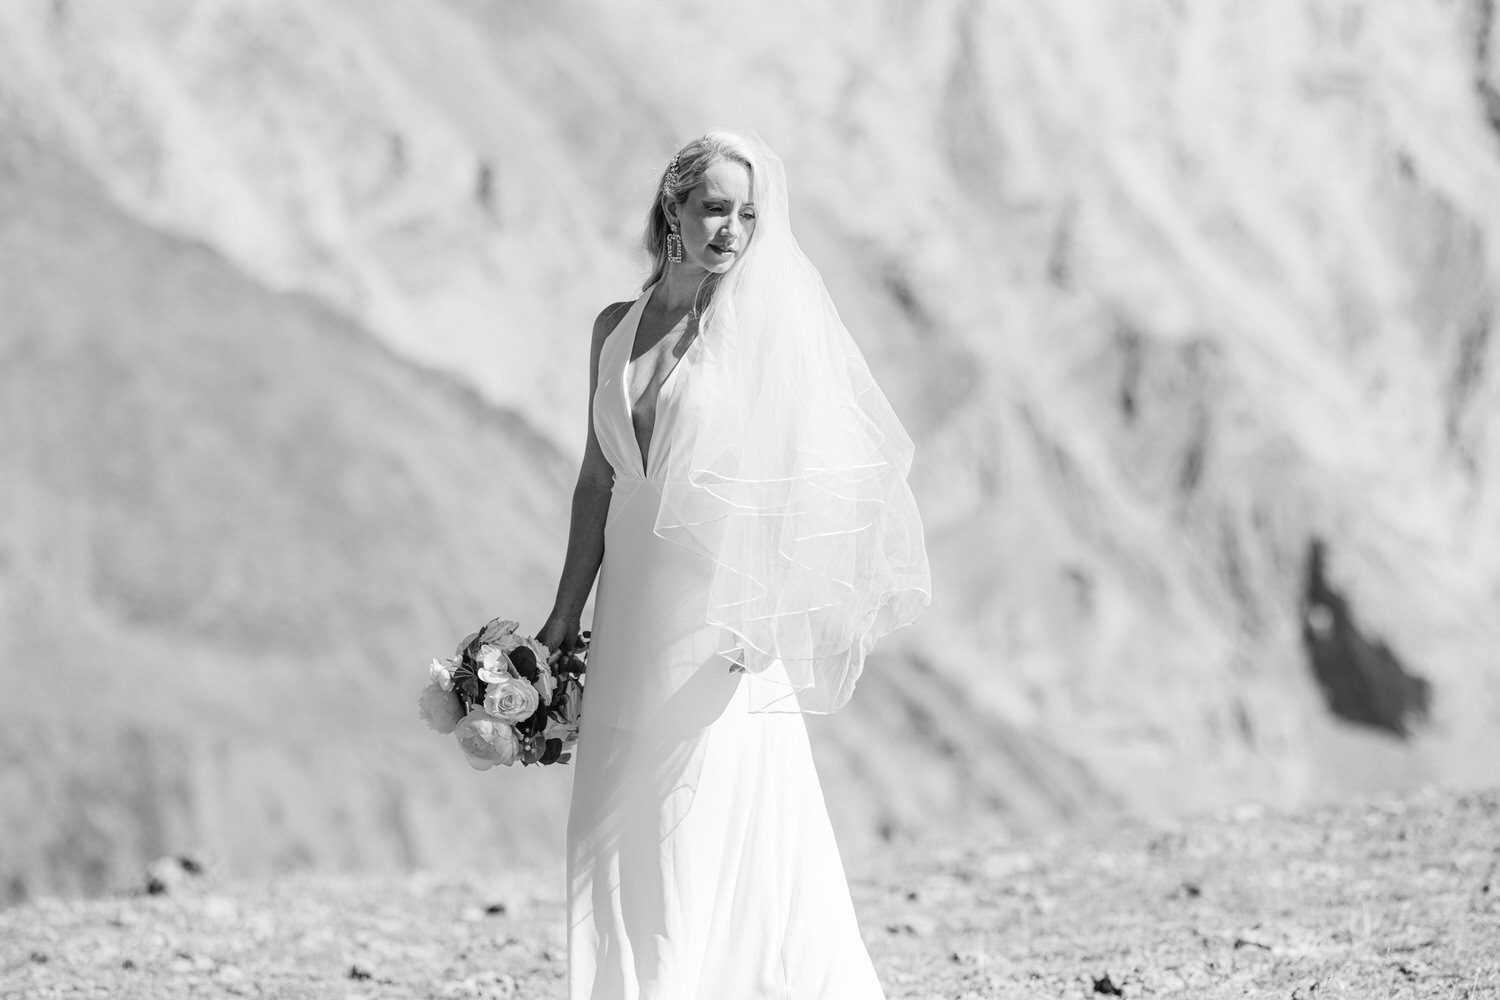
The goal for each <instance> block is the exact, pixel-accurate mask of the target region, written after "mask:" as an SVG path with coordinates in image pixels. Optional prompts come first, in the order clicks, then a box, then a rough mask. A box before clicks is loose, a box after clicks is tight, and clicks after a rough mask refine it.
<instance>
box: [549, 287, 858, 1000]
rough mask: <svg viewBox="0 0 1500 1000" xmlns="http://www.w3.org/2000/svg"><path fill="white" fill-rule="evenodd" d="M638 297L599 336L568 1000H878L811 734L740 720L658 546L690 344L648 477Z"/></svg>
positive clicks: (675, 458) (699, 616) (666, 544)
mask: <svg viewBox="0 0 1500 1000" xmlns="http://www.w3.org/2000/svg"><path fill="white" fill-rule="evenodd" d="M646 298H647V295H644V294H643V295H642V296H641V298H640V299H638V300H637V301H636V302H635V304H634V305H633V306H632V307H631V309H630V310H629V312H627V313H626V315H625V316H624V318H623V319H622V320H621V321H620V323H619V325H618V326H617V327H616V328H615V329H614V331H613V332H612V333H611V334H610V335H609V337H608V338H607V339H606V340H605V343H604V345H603V348H602V351H601V354H600V358H599V373H598V386H597V390H596V392H595V396H594V429H595V432H596V434H597V436H598V438H599V443H600V445H601V446H602V448H603V450H604V454H605V456H606V458H608V460H609V462H610V465H611V466H613V468H614V470H615V479H614V488H613V493H612V496H611V499H610V505H609V516H608V522H607V526H606V528H605V550H604V563H603V566H602V568H601V570H600V578H599V590H598V594H597V596H596V599H595V610H594V621H593V637H592V642H591V647H590V651H589V668H588V682H587V685H586V692H585V697H584V707H583V722H582V733H581V736H580V741H579V745H578V748H577V755H576V759H575V765H576V767H575V773H574V779H573V799H572V809H571V812H570V815H569V819H568V884H569V900H568V920H569V923H568V968H569V984H570V996H571V998H572V1000H752V998H753V1000H882V998H883V997H884V993H883V992H882V990H881V987H880V984H879V982H878V981H877V979H876V976H875V970H874V968H873V966H872V964H871V962H870V958H869V955H868V953H867V952H866V950H865V946H864V943H863V941H862V940H861V938H860V933H859V927H858V924H857V923H856V921H855V916H854V908H853V905H852V903H851V902H850V897H849V888H848V885H847V883H846V881H845V875H844V869H843V863H842V861H841V860H840V858H839V853H838V847H837V845H836V843H835V842H834V837H833V831H832V828H831V826H830V824H829V820H828V812H827V808H826V807H825V805H824V802H823V793H822V789H821V788H820V786H819V784H818V777H817V772H816V771H815V769H814V767H813V760H812V755H811V752H810V750H809V747H808V741H807V730H806V727H805V725H804V723H803V720H802V716H801V715H800V714H796V713H760V712H751V711H750V710H749V701H748V698H747V688H748V685H747V684H746V683H744V681H745V677H746V675H745V674H743V673H737V672H732V671H731V670H730V669H729V663H728V661H727V660H725V659H724V658H723V657H722V656H720V655H719V654H718V653H717V652H716V650H717V649H718V648H719V630H718V628H717V627H716V626H709V625H706V624H705V615H706V602H707V589H708V583H709V573H710V568H711V567H710V563H709V561H708V560H707V559H705V558H703V557H701V556H699V555H696V554H694V553H693V552H691V551H690V550H688V549H687V548H684V547H682V546H680V545H678V544H676V543H674V542H671V541H667V540H665V539H662V538H660V537H658V536H657V535H656V534H655V533H654V532H653V525H654V523H655V519H656V515H657V508H658V504H659V499H660V496H661V488H662V483H663V482H666V481H669V480H670V479H671V477H673V476H681V475H684V474H685V470H683V469H682V468H680V467H679V466H680V464H681V462H682V461H683V460H682V459H681V457H680V456H681V455H682V454H683V453H685V452H686V450H687V449H686V448H684V447H678V448H676V449H675V450H674V442H675V441H681V440H682V438H683V436H684V435H688V434H691V432H692V426H693V421H694V419H695V415H697V414H701V413H702V412H703V408H704V407H710V406H713V405H714V400H713V399H712V398H703V397H704V396H707V395H709V394H707V393H701V394H697V395H695V393H694V383H693V360H694V354H695V348H697V347H698V343H697V342H695V343H694V344H693V345H691V346H690V347H689V349H688V351H687V353H686V354H685V355H684V357H683V358H682V359H681V361H679V362H678V363H677V365H676V367H675V368H674V369H673V370H672V372H671V373H670V374H669V375H668V376H667V379H666V381H665V382H664V383H663V384H662V387H661V391H660V394H659V396H658V399H657V404H656V419H655V424H654V431H653V435H652V438H651V440H650V442H649V445H648V449H647V451H648V455H647V460H648V461H643V460H642V456H641V452H640V447H639V445H638V444H637V441H636V437H635V433H634V428H633V425H632V422H631V416H630V400H629V398H628V389H627V386H628V382H627V379H626V377H625V376H626V368H627V366H628V365H629V362H630V355H631V353H632V350H633V345H634V341H635V334H636V329H637V326H638V324H639V322H640V317H641V313H642V311H643V310H644V308H645V302H646Z"/></svg>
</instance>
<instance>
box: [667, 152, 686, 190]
mask: <svg viewBox="0 0 1500 1000" xmlns="http://www.w3.org/2000/svg"><path fill="white" fill-rule="evenodd" d="M681 155H682V154H681V153H673V154H672V162H671V163H669V164H668V165H667V179H666V180H664V181H663V182H662V188H663V190H666V191H670V192H672V193H673V194H676V193H677V158H678V157H679V156H681Z"/></svg>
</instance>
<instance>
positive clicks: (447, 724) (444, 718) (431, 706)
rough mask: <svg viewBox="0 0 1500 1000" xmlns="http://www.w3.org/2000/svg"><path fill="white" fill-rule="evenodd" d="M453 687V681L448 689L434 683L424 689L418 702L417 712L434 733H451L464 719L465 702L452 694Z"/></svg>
mask: <svg viewBox="0 0 1500 1000" xmlns="http://www.w3.org/2000/svg"><path fill="white" fill-rule="evenodd" d="M434 662H436V661H434ZM452 686H453V682H452V681H449V683H448V687H447V688H443V687H442V686H440V685H439V684H438V683H437V682H436V681H434V682H433V683H431V684H429V685H427V687H426V688H424V689H423V691H422V697H421V698H419V699H418V700H417V711H418V712H419V713H420V714H421V716H422V721H423V722H425V723H427V728H429V729H431V730H433V731H434V732H439V733H444V734H446V733H451V732H453V727H455V726H457V725H458V720H459V719H461V718H463V714H464V706H463V702H461V701H459V700H458V695H456V694H454V693H453V692H452Z"/></svg>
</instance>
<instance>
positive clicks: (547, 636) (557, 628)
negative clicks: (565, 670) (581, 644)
mask: <svg viewBox="0 0 1500 1000" xmlns="http://www.w3.org/2000/svg"><path fill="white" fill-rule="evenodd" d="M536 641H537V642H539V643H541V644H542V645H543V646H546V647H547V648H548V649H549V650H551V651H552V652H554V653H556V652H558V651H559V650H570V649H573V648H574V647H576V646H577V645H578V619H576V618H575V619H572V620H571V621H569V620H567V619H564V618H558V617H556V616H553V617H550V618H548V619H547V622H546V624H545V625H543V626H542V630H541V631H540V632H538V633H537V634H536Z"/></svg>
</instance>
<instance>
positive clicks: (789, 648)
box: [655, 132, 931, 713]
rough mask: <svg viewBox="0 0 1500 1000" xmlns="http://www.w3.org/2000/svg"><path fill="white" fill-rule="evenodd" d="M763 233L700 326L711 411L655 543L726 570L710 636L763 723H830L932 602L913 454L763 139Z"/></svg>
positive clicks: (759, 181) (712, 603)
mask: <svg viewBox="0 0 1500 1000" xmlns="http://www.w3.org/2000/svg"><path fill="white" fill-rule="evenodd" d="M731 135H732V136H733V137H734V138H735V139H737V140H738V141H737V145H739V146H741V147H742V148H743V149H744V150H745V151H746V152H747V154H748V157H749V159H750V162H751V184H752V190H753V193H754V201H755V208H756V213H757V221H756V228H755V231H754V236H753V237H752V238H751V240H750V242H749V244H748V246H747V248H746V250H745V252H744V253H743V255H742V256H741V258H740V260H739V261H737V262H736V264H735V266H734V267H733V268H731V269H730V270H729V271H728V272H726V273H725V274H724V275H723V277H722V278H721V279H719V281H718V284H717V287H716V288H715V290H714V292H713V296H712V298H711V300H710V302H709V304H708V306H707V308H706V309H705V310H704V313H703V315H702V317H701V320H700V325H699V331H700V332H699V342H700V343H699V344H698V345H695V348H696V350H697V352H698V353H697V354H696V356H695V358H694V373H693V375H694V379H695V380H698V381H699V382H700V383H701V384H702V385H703V388H704V391H706V392H711V393H712V394H713V397H712V398H713V399H714V401H715V405H714V406H713V407H711V408H708V409H706V410H705V411H704V412H703V414H702V418H701V419H699V420H696V421H694V422H693V423H692V426H690V427H685V428H683V429H682V431H681V433H682V438H681V445H680V446H681V447H686V448H688V449H690V455H689V456H688V460H687V462H686V463H685V465H684V466H680V468H686V469H687V470H688V471H687V475H686V476H683V477H674V478H673V479H671V480H669V481H668V482H666V483H665V484H664V487H663V491H662V499H661V506H660V508H659V510H658V513H657V517H656V524H655V532H656V534H657V535H659V536H660V537H662V538H665V539H669V540H671V541H674V542H677V543H679V544H681V545H684V546H687V547H688V548H691V549H693V550H694V551H696V552H698V553H699V554H701V555H703V556H704V557H706V558H708V559H711V560H712V561H713V571H712V579H711V583H710V590H709V601H708V613H709V623H710V624H713V625H717V626H719V627H720V628H721V629H722V636H723V639H722V648H721V649H720V652H721V653H723V654H724V655H725V656H727V657H729V658H730V659H731V660H733V661H734V662H736V663H738V664H740V665H741V666H743V667H744V668H745V669H746V671H748V673H749V675H750V683H751V685H752V694H751V699H752V705H753V707H754V708H755V709H757V710H761V711H805V712H820V713H821V712H833V711H835V710H837V709H839V708H840V707H842V706H843V705H844V704H845V703H846V702H847V701H848V700H849V696H850V694H851V693H852V692H853V690H854V685H855V682H856V681H857V680H858V678H859V675H860V672H861V670H862V669H863V666H864V661H865V657H866V655H867V654H868V653H869V652H870V650H871V648H872V647H873V646H874V644H875V642H876V640H877V639H879V638H880V637H881V636H883V635H885V634H886V633H888V632H890V631H891V630H893V629H896V628H900V627H901V626H903V625H907V624H909V623H911V622H912V620H913V619H915V618H916V616H917V614H918V613H919V612H920V611H921V610H922V608H924V607H925V606H926V605H927V603H928V602H929V600H930V594H931V584H930V578H929V572H928V565H927V553H926V549H925V547H924V544H923V538H922V523H921V519H920V517H919V515H918V512H917V507H916V502H915V500H914V499H913V497H912V493H911V489H910V487H909V486H908V484H907V473H908V470H909V469H910V466H911V458H912V443H911V440H910V438H909V437H908V436H907V434H906V432H905V430H904V429H903V428H902V426H901V423H900V421H898V420H897V418H896V415H895V413H894V412H893V411H892V410H891V407H890V404H889V402H888V401H887V400H886V398H885V395H884V394H883V393H882V392H881V391H880V388H879V387H878V386H877V385H876V384H875V381H874V379H873V378H872V377H871V375H870V370H869V367H868V366H867V365H866V363H865V359H864V357H863V355H862V354H861V353H860V351H859V348H858V347H857V346H856V345H855V343H854V340H853V338H852V337H851V336H850V334H849V331H848V330H847V329H846V328H845V327H844V324H843V322H842V321H841V320H840V318H839V315H838V311H837V310H836V309H835V308H834V305H833V302H832V300H831V299H830V298H829V296H828V292H827V290H826V289H825V288H824V286H823V280H822V278H821V276H820V275H819V274H818V271H817V268H815V267H814V266H813V264H812V262H811V261H810V260H808V258H807V257H806V255H804V254H803V253H802V250H801V249H800V247H799V246H798V245H797V240H796V238H795V237H794V236H793V234H792V229H791V224H790V218H789V212H788V200H787V184H786V172H785V169H784V167H783V166H782V162H781V159H780V158H779V157H778V156H777V155H776V154H775V153H774V152H772V151H771V149H770V148H769V147H768V146H767V145H766V144H765V143H764V142H762V141H761V140H760V138H759V137H758V136H756V135H755V134H754V133H743V132H735V133H731Z"/></svg>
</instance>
